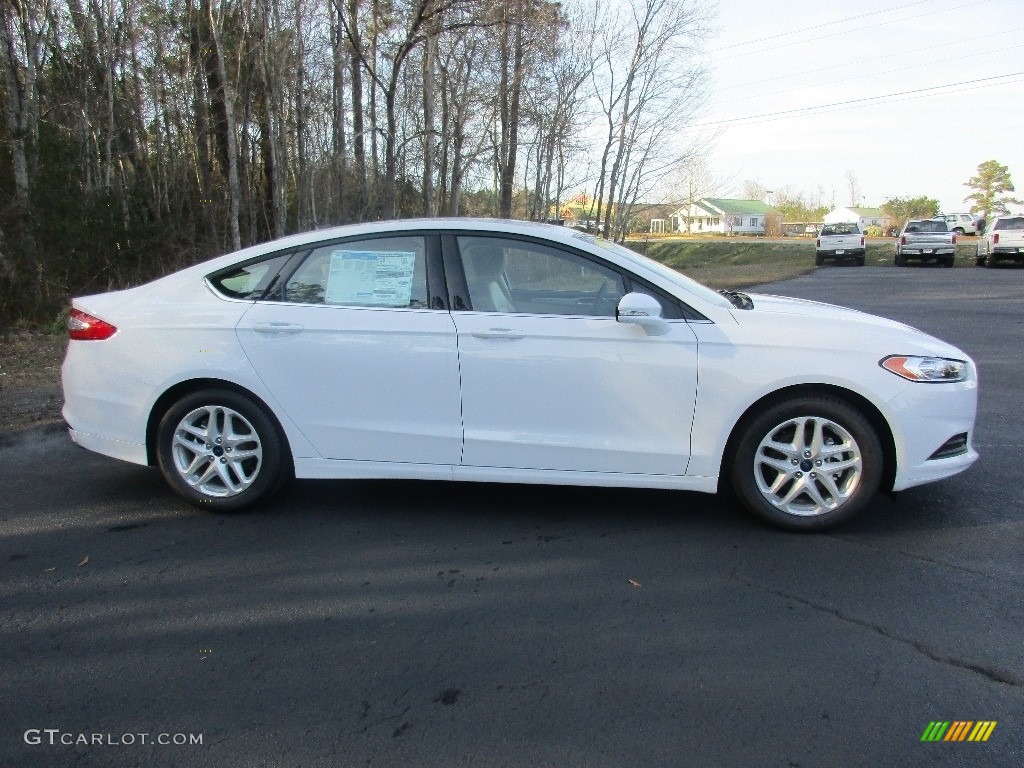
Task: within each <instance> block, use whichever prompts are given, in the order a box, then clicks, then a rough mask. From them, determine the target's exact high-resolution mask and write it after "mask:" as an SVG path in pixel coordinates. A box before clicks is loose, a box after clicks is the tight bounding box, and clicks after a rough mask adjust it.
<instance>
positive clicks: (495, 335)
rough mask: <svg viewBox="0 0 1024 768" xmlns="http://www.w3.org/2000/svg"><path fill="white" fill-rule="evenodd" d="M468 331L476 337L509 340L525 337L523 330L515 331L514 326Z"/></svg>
mask: <svg viewBox="0 0 1024 768" xmlns="http://www.w3.org/2000/svg"><path fill="white" fill-rule="evenodd" d="M470 333H471V335H472V336H473V337H474V338H476V339H508V340H509V341H517V340H519V339H525V338H526V333H525V332H523V331H517V330H515V329H514V328H488V329H487V330H481V331H471V332H470Z"/></svg>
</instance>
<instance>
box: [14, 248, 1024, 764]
mask: <svg viewBox="0 0 1024 768" xmlns="http://www.w3.org/2000/svg"><path fill="white" fill-rule="evenodd" d="M759 290H761V291H762V292H767V293H779V294H785V295H790V296H798V297H803V298H810V299H816V300H820V301H826V302H831V303H840V304H845V305H847V306H852V307H856V308H859V309H864V310H867V311H870V312H874V313H877V314H882V315H885V316H888V317H892V318H894V319H897V320H901V321H903V322H906V323H909V324H911V325H914V326H916V327H919V328H921V329H923V330H926V331H928V332H931V333H934V334H935V335H937V336H939V337H941V338H943V339H946V340H948V341H951V342H953V343H955V344H958V345H959V346H961V347H963V348H964V349H965V350H966V351H967V352H968V353H969V354H970V355H972V356H973V357H974V359H975V360H976V361H977V362H978V364H979V366H980V370H981V378H982V384H981V396H980V413H979V419H978V424H977V432H976V438H975V443H976V445H977V447H978V450H979V451H980V453H981V454H982V458H981V459H980V461H979V462H978V463H977V464H976V465H975V466H974V467H972V468H971V469H970V470H969V471H968V472H966V473H964V474H962V475H959V476H957V477H955V478H952V479H949V480H945V481H942V482H939V483H936V484H933V485H929V486H924V487H922V488H917V489H912V490H908V491H905V492H903V493H901V494H899V495H898V496H897V497H896V498H889V497H885V496H882V497H879V498H878V500H877V501H876V502H875V503H874V505H873V508H872V509H871V510H870V511H869V512H868V514H866V515H864V516H863V517H861V518H859V519H857V520H855V521H853V522H852V523H851V524H849V525H847V526H845V527H843V528H841V529H839V530H837V531H835V532H832V533H828V534H822V535H800V534H792V533H784V532H779V531H775V530H772V529H769V528H766V527H764V526H763V525H761V524H760V523H758V522H757V521H755V520H754V519H753V518H751V517H748V516H747V515H745V514H744V513H742V512H740V511H738V510H735V509H733V508H731V507H730V506H728V505H727V504H726V503H724V502H721V501H719V500H718V499H716V498H714V497H710V496H705V495H700V494H688V493H678V492H668V491H665V492H662V491H635V490H606V489H587V488H551V487H516V486H499V485H470V484H464V485H458V484H451V483H428V482H403V483H397V482H312V481H301V482H295V483H293V484H292V485H290V486H288V487H287V488H286V489H285V490H284V491H282V492H281V493H280V494H278V495H277V496H276V497H275V498H274V499H273V500H272V501H271V502H270V503H269V504H267V505H265V506H263V507H261V508H259V509H258V510H256V511H254V512H251V513H247V514H240V515H228V516H215V515H211V514H208V513H204V512H202V511H200V510H197V509H194V508H192V507H190V506H188V505H186V504H184V503H183V502H181V501H180V500H179V499H178V498H177V497H176V496H174V495H173V494H172V493H171V492H170V491H169V490H168V489H167V488H166V487H165V485H164V484H163V482H162V480H161V479H160V477H159V475H158V473H157V472H156V471H155V470H152V469H146V468H142V467H136V466H133V465H129V464H125V463H121V462H118V461H114V460H111V459H107V458H104V457H101V456H98V455H95V454H92V453H89V452H86V451H84V450H82V449H80V448H77V447H76V446H74V445H72V444H71V443H70V441H69V440H68V439H67V437H66V436H64V435H63V434H33V435H30V436H28V437H27V438H24V439H22V440H20V441H19V442H17V443H16V444H15V445H13V446H11V447H6V448H2V449H0V488H2V494H3V501H0V509H2V511H0V542H2V549H0V681H2V687H0V692H2V696H0V766H11V767H12V768H15V767H17V768H20V767H21V766H63V765H75V766H80V767H82V768H84V767H86V766H231V767H233V766H238V767H239V768H242V767H243V766H244V767H245V768H250V767H252V766H300V765H301V766H352V767H355V766H395V767H396V768H399V767H401V768H410V767H416V766H439V767H440V766H443V767H445V768H449V767H451V768H454V767H455V766H467V767H469V766H473V767H474V768H481V767H490V766H524V767H525V766H530V767H531V768H532V767H535V766H617V767H619V766H756V767H758V768H761V767H763V766H781V767H782V768H810V767H811V766H919V765H920V766H1014V767H1015V768H1016V767H1017V766H1020V765H1021V764H1022V762H1024V600H1022V587H1024V523H1022V520H1021V518H1022V510H1024V491H1022V483H1021V466H1022V465H1024V461H1022V459H1024V408H1022V400H1021V394H1020V393H1021V382H1022V381H1024V302H1022V295H1024V270H1020V269H999V270H986V269H973V268H972V269H953V270H948V269H928V268H902V269H897V268H894V267H890V268H870V267H866V268H852V267H851V268H842V267H834V268H825V269H819V270H817V271H816V272H814V273H813V274H811V275H808V276H806V277H803V278H799V279H796V280H791V281H787V282H784V283H778V284H774V285H771V286H767V287H764V288H762V289H759ZM936 721H942V722H946V721H949V722H950V723H954V722H957V721H961V722H965V721H970V722H972V723H974V722H980V721H987V722H995V723H996V725H995V727H994V729H993V730H992V731H991V735H990V736H989V738H988V740H987V741H985V742H970V741H964V742H954V741H941V742H927V741H922V740H921V737H922V735H923V734H924V733H925V731H926V729H928V728H929V724H930V723H932V722H936ZM162 742H166V743H162Z"/></svg>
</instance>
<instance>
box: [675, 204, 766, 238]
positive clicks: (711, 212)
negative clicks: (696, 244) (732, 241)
mask: <svg viewBox="0 0 1024 768" xmlns="http://www.w3.org/2000/svg"><path fill="white" fill-rule="evenodd" d="M769 212H771V208H770V207H769V206H768V205H767V204H766V203H764V202H762V201H761V200H729V199H726V198H721V197H704V198H701V199H700V200H698V201H697V202H695V203H693V204H691V205H690V206H689V208H687V207H683V208H680V209H679V210H678V211H676V212H675V213H674V214H672V216H671V217H669V219H670V222H671V228H672V229H673V230H674V231H677V232H691V233H693V234H699V233H701V232H716V233H718V234H722V235H763V234H764V217H765V216H766V215H767V214H768V213H769Z"/></svg>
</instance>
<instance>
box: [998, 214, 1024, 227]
mask: <svg viewBox="0 0 1024 768" xmlns="http://www.w3.org/2000/svg"><path fill="white" fill-rule="evenodd" d="M992 229H1024V216H1014V217H1013V218H1012V219H996V223H995V226H994V227H992Z"/></svg>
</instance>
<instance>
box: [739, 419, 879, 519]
mask: <svg viewBox="0 0 1024 768" xmlns="http://www.w3.org/2000/svg"><path fill="white" fill-rule="evenodd" d="M753 470H754V479H755V480H756V482H757V487H758V490H759V491H760V492H761V495H762V496H763V497H764V499H765V501H767V502H768V503H769V504H771V505H772V506H773V507H776V508H777V509H780V510H781V511H783V512H785V513H787V514H790V515H796V516H799V517H812V516H815V515H823V514H826V513H828V512H832V511H834V510H836V509H838V508H839V507H840V506H842V505H843V504H845V503H846V502H847V501H849V499H850V498H851V497H852V496H853V494H854V493H855V492H856V490H857V488H858V486H859V485H860V481H861V477H862V476H863V473H864V462H863V458H862V455H861V450H860V446H858V445H857V441H856V440H855V439H854V437H853V435H851V434H850V433H849V431H848V430H846V429H845V428H844V427H843V426H842V425H840V424H838V423H836V422H835V421H832V420H831V419H827V418H824V417H822V416H800V417H796V418H792V419H787V420H786V421H784V422H782V423H781V424H779V425H777V426H776V427H774V428H772V429H771V430H769V432H768V434H766V435H765V437H764V439H763V440H761V442H760V444H759V445H758V446H757V451H756V452H755V453H754V466H753Z"/></svg>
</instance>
